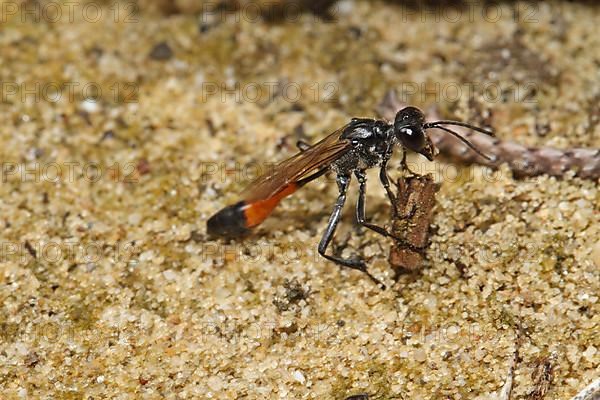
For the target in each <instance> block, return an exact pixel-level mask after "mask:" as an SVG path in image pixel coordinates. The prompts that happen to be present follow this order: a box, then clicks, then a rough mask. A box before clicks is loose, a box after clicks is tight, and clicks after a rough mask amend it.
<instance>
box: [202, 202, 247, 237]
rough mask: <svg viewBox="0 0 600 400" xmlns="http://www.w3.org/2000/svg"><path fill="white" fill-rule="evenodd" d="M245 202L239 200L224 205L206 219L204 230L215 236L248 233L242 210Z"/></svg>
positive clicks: (234, 235) (237, 235)
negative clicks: (229, 204)
mask: <svg viewBox="0 0 600 400" xmlns="http://www.w3.org/2000/svg"><path fill="white" fill-rule="evenodd" d="M246 208H247V205H246V202H244V201H240V202H238V203H236V204H234V205H231V206H228V207H225V208H224V209H222V210H221V211H219V212H218V213H216V214H215V215H213V216H212V217H210V218H209V219H208V221H206V232H207V233H208V234H209V235H210V236H215V237H226V238H233V237H240V236H244V235H246V234H248V233H249V232H250V230H249V229H248V222H247V220H246V215H245V213H244V210H245V209H246Z"/></svg>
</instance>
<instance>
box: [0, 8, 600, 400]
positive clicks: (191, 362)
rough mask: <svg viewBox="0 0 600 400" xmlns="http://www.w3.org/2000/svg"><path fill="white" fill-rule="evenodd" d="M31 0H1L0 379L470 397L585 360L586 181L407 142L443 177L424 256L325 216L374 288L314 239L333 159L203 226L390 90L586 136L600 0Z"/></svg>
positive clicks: (66, 388)
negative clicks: (268, 203)
mask: <svg viewBox="0 0 600 400" xmlns="http://www.w3.org/2000/svg"><path fill="white" fill-rule="evenodd" d="M11 4H12V6H17V8H16V9H15V8H12V6H10V5H11ZM29 4H30V6H31V7H33V8H34V11H33V12H26V10H24V9H23V8H22V7H23V5H22V4H20V3H8V2H4V3H3V7H4V8H3V14H2V18H3V20H2V22H1V30H0V49H1V53H0V54H1V55H0V58H1V60H2V62H1V63H0V76H1V77H2V84H3V86H2V104H1V107H2V108H1V110H2V111H1V112H0V143H1V145H0V154H1V160H2V163H3V164H2V185H1V186H0V193H1V195H0V215H1V216H2V217H1V219H0V223H1V224H2V233H1V238H2V259H1V260H0V299H1V302H0V304H1V311H0V392H1V393H2V395H1V396H0V397H1V398H2V399H37V398H40V399H104V398H111V399H129V398H136V399H137V398H140V399H159V398H168V399H180V398H181V399H185V398H190V399H191V398H199V399H204V398H213V399H229V398H231V399H236V398H244V399H270V398H274V399H275V398H281V399H304V398H306V399H317V398H318V399H343V398H345V397H347V396H350V395H354V394H359V393H368V394H370V395H371V398H375V399H474V398H477V399H484V398H498V397H497V394H498V393H499V392H500V390H501V388H502V387H503V385H505V381H506V379H507V376H508V375H509V371H510V369H511V368H512V367H514V385H513V390H512V398H513V399H541V398H544V399H569V398H570V397H571V396H573V395H574V394H575V393H576V392H577V391H579V390H581V389H582V388H583V387H584V386H585V385H587V384H588V383H590V382H591V381H593V380H594V379H596V378H598V377H599V376H600V371H599V365H600V335H598V331H599V330H600V327H599V324H600V312H599V311H600V308H599V303H598V296H599V293H600V273H599V269H600V213H599V210H600V206H599V204H600V193H599V191H598V182H597V181H596V182H594V181H583V180H580V179H576V178H573V177H571V176H567V177H565V179H562V180H557V179H555V178H549V177H544V176H542V177H538V178H532V179H521V180H517V179H513V177H512V176H511V174H510V171H508V170H506V169H503V170H501V171H500V172H499V173H491V172H490V171H488V170H487V169H485V168H480V167H462V166H453V165H451V164H447V163H444V161H443V159H440V161H439V162H438V163H436V164H423V161H421V160H416V159H413V162H414V163H417V164H415V165H416V166H417V167H419V168H420V167H423V168H425V167H426V168H427V169H428V170H433V171H435V172H436V179H437V180H438V181H440V182H441V184H442V188H441V191H440V192H439V195H438V204H437V206H436V209H435V217H434V222H433V227H432V232H433V234H432V237H431V244H430V247H429V249H428V251H427V259H428V261H427V262H426V265H425V266H424V268H423V270H422V272H420V273H418V274H414V275H403V276H401V277H400V279H399V280H398V282H396V283H394V282H393V280H392V277H393V271H392V270H391V269H390V268H389V266H388V264H387V261H386V259H387V252H388V247H389V242H387V241H386V240H383V239H382V238H380V237H378V236H376V235H375V234H372V233H370V232H367V231H364V230H362V229H359V228H358V227H356V225H355V223H354V217H353V213H352V212H351V211H350V209H351V208H352V207H351V205H350V204H352V203H353V202H354V199H355V194H352V195H351V196H350V199H349V203H350V204H349V207H348V210H347V213H346V214H345V216H344V220H343V223H342V225H341V226H340V229H339V230H338V233H337V243H338V245H339V246H338V250H339V251H340V252H341V253H342V254H344V255H346V256H351V255H352V254H353V253H354V252H357V253H358V254H362V255H364V257H366V258H367V259H368V261H369V265H370V269H371V271H372V272H373V274H375V275H376V276H377V277H378V278H380V279H382V280H384V281H385V282H386V283H387V284H388V286H390V289H388V290H386V291H380V290H379V289H378V288H377V287H375V286H374V285H373V284H372V282H370V281H369V280H368V279H366V278H365V276H363V275H361V274H360V273H359V272H356V271H348V270H340V268H339V267H338V266H336V265H333V264H331V263H329V262H326V261H325V260H324V259H322V258H320V257H319V256H318V255H317V254H316V245H317V243H318V240H319V238H320V234H321V232H322V230H323V228H324V226H325V224H326V221H327V218H328V212H329V210H330V208H331V206H332V205H333V202H334V201H335V197H336V187H335V185H334V184H333V182H332V180H331V179H328V178H324V179H321V180H320V181H319V182H316V183H314V184H312V185H311V186H309V187H306V188H305V189H303V190H302V191H301V192H299V193H298V194H297V195H296V196H294V197H292V198H290V199H288V200H286V201H284V203H283V204H282V205H281V207H280V208H278V210H277V212H276V213H275V214H274V215H273V216H272V217H271V218H270V219H269V220H268V221H267V222H266V223H265V224H264V225H262V226H261V227H260V228H259V229H258V230H257V232H256V234H255V235H253V236H251V237H250V238H248V239H247V240H245V241H243V242H229V243H226V242H222V241H211V240H208V239H207V237H206V234H205V221H206V219H207V218H208V217H209V216H210V215H211V214H212V213H214V212H215V211H217V210H218V209H219V208H221V207H223V206H224V205H226V204H228V203H231V202H233V201H236V199H237V193H239V191H240V190H241V189H242V188H243V187H244V185H245V184H246V183H247V182H248V181H249V180H250V179H251V178H252V177H253V176H255V175H256V173H257V172H260V171H264V170H265V168H268V167H269V165H270V164H269V163H272V162H275V161H278V160H281V159H283V158H285V157H286V156H287V155H290V154H292V153H293V152H294V151H295V149H294V143H295V141H296V140H297V139H299V138H303V139H306V140H309V141H316V140H318V138H319V137H321V136H323V135H324V134H326V133H328V132H330V131H332V130H333V129H336V128H337V127H339V126H340V125H342V124H344V123H345V122H346V121H347V120H348V119H349V118H350V117H352V116H372V115H374V111H373V110H374V107H375V105H376V104H377V102H378V101H379V100H380V99H381V97H382V96H383V94H384V93H385V91H386V90H387V89H389V88H396V89H397V90H399V91H400V92H401V95H402V96H403V97H404V100H405V101H407V102H410V103H412V104H414V105H417V106H426V105H428V104H432V103H438V104H439V106H440V108H441V110H442V113H443V114H444V116H445V117H448V118H450V117H453V118H459V119H462V120H468V121H471V122H474V123H478V124H485V125H489V126H492V127H494V128H495V129H496V130H497V132H498V136H500V137H502V138H511V139H514V140H517V141H520V142H522V143H526V144H528V145H532V146H534V145H542V144H546V145H552V146H556V147H561V148H566V147H569V146H586V147H587V146H589V147H600V126H599V125H598V122H599V120H600V108H599V100H600V86H599V84H598V82H599V78H600V76H599V71H600V68H599V65H600V60H599V59H598V55H599V54H600V36H599V35H598V33H597V32H598V31H597V29H598V22H599V21H600V8H598V7H597V6H594V5H591V4H581V3H574V4H572V3H550V4H545V3H544V4H537V5H536V4H531V3H524V2H522V3H514V4H513V5H510V6H509V5H504V6H494V7H487V8H485V9H482V8H481V5H478V6H472V5H471V6H468V7H467V8H466V9H462V11H457V10H456V9H454V10H446V9H441V8H433V9H429V10H420V9H414V8H408V7H406V6H400V5H398V4H393V3H379V2H369V3H368V2H358V1H349V0H345V1H342V2H339V3H336V4H335V5H334V8H333V9H332V11H331V12H330V15H329V18H328V20H327V21H325V20H323V18H320V17H318V16H315V15H313V14H310V13H308V14H303V15H302V16H298V15H297V14H295V13H290V14H289V15H287V16H284V17H283V20H280V21H278V22H274V23H265V22H263V20H262V19H260V18H257V17H256V15H255V13H254V11H255V9H250V8H248V7H247V6H245V8H244V9H243V10H242V13H241V14H229V13H223V12H222V13H219V12H210V13H209V14H210V15H207V14H205V15H200V14H197V13H194V11H197V9H196V10H194V9H193V8H194V7H191V8H192V9H191V10H190V7H187V8H186V7H182V8H181V9H182V10H184V11H191V12H177V10H171V12H170V14H169V15H164V13H161V12H160V11H152V9H156V7H150V6H148V5H146V4H141V8H139V9H133V7H132V4H131V3H118V4H114V3H111V4H106V5H105V6H103V7H102V8H98V7H96V6H97V4H94V3H92V4H93V5H94V7H92V8H90V7H87V8H86V7H85V4H81V3H77V4H75V5H74V6H73V8H72V11H73V12H72V13H69V9H68V8H63V10H62V11H63V14H62V19H61V20H60V21H55V19H56V18H55V15H56V14H52V12H55V11H53V9H51V8H50V7H52V6H51V5H49V4H50V3H45V2H41V3H29ZM32 4H33V5H32ZM35 4H37V6H35ZM54 4H56V3H54ZM182 4H185V2H182ZM7 5H9V6H10V7H11V8H6V6H7ZM151 5H153V4H151ZM154 5H155V4H154ZM188 6H189V4H188ZM35 7H38V9H37V11H35ZM158 8H160V7H158ZM98 10H99V11H98ZM13 11H14V12H13ZM132 11H134V12H133V13H132ZM98 12H99V14H100V15H98ZM36 13H37V14H36ZM94 13H95V14H94ZM96 18H97V19H96ZM436 19H437V23H435V24H434V23H432V21H436ZM393 164H394V167H393V168H391V175H392V176H394V175H395V174H396V176H397V174H398V173H399V172H398V171H397V165H398V163H397V160H396V162H394V163H393ZM457 175H458V177H457ZM369 176H370V178H371V188H370V189H371V190H370V191H369V198H368V204H367V210H368V213H369V215H370V216H371V217H372V219H373V220H374V221H381V222H382V223H385V221H386V218H388V215H389V214H388V212H389V210H388V208H387V202H386V198H385V195H384V193H383V191H382V190H381V189H380V188H379V187H378V186H379V185H377V183H376V179H375V178H376V175H369ZM352 192H354V190H353V191H352ZM517 349H518V357H517V358H516V362H513V360H514V355H515V351H516V350H517ZM511 366H512V367H511Z"/></svg>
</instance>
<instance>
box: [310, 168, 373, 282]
mask: <svg viewBox="0 0 600 400" xmlns="http://www.w3.org/2000/svg"><path fill="white" fill-rule="evenodd" d="M349 183H350V177H349V176H344V175H341V176H338V177H337V184H338V188H339V191H340V194H339V196H338V198H337V201H336V203H335V206H334V207H333V211H332V213H331V216H330V217H329V222H328V223H327V228H326V229H325V233H323V237H322V238H321V241H320V242H319V254H320V255H321V256H323V257H325V258H326V259H328V260H329V261H333V262H334V263H336V264H338V265H341V266H343V267H347V268H352V269H356V270H358V271H361V272H363V273H365V274H366V275H367V276H368V277H369V278H370V279H371V280H372V281H373V282H374V283H375V284H377V285H378V286H379V287H381V288H382V289H385V285H384V284H383V283H382V282H381V281H380V280H379V279H377V278H375V277H374V276H373V275H371V274H370V273H369V271H368V270H367V265H366V264H365V262H364V261H363V260H360V259H345V258H341V257H336V256H330V255H328V254H326V251H327V247H328V246H329V244H330V243H331V240H332V239H333V235H334V233H335V229H336V228H337V224H338V222H339V221H340V218H341V216H342V209H343V208H344V203H345V202H346V192H347V190H348V185H349Z"/></svg>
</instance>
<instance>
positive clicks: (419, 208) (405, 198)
mask: <svg viewBox="0 0 600 400" xmlns="http://www.w3.org/2000/svg"><path fill="white" fill-rule="evenodd" d="M397 186H398V192H397V193H398V194H397V196H396V204H394V205H393V206H394V207H395V209H396V210H397V213H398V214H397V215H395V216H393V218H392V234H393V235H394V236H396V237H400V238H402V239H403V240H404V241H405V242H404V243H403V242H395V244H394V245H393V246H392V247H391V249H390V255H389V263H390V265H391V266H392V268H394V270H395V271H396V278H397V277H398V275H399V274H400V273H402V272H407V271H415V270H418V269H420V268H421V264H423V254H421V252H420V251H418V250H419V249H424V248H425V246H427V242H428V240H429V225H431V221H432V219H433V206H434V205H435V194H436V192H437V190H438V185H437V184H435V182H434V181H433V178H432V176H431V175H423V176H422V175H415V176H410V177H402V178H400V179H398V183H397Z"/></svg>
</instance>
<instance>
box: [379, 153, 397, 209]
mask: <svg viewBox="0 0 600 400" xmlns="http://www.w3.org/2000/svg"><path fill="white" fill-rule="evenodd" d="M388 161H389V159H384V160H383V162H382V163H381V167H380V168H379V181H380V182H381V184H382V185H383V188H384V189H385V191H386V193H387V196H388V199H390V203H392V218H396V217H397V216H398V206H397V204H396V196H394V193H393V192H392V189H391V188H390V180H389V178H388V176H387V170H386V168H387V163H388Z"/></svg>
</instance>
